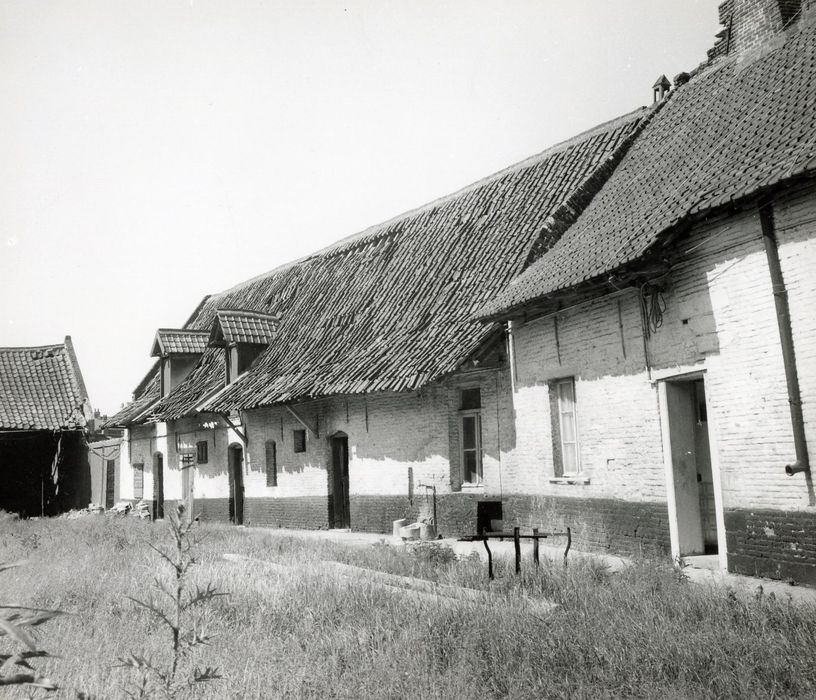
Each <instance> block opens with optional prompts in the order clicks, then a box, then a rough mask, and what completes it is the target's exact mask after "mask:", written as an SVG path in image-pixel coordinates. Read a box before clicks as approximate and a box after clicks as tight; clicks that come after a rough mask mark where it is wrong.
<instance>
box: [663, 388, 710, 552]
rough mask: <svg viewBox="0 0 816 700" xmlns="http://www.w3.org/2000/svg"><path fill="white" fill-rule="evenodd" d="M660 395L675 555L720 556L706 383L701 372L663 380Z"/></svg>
mask: <svg viewBox="0 0 816 700" xmlns="http://www.w3.org/2000/svg"><path fill="white" fill-rule="evenodd" d="M660 396H661V410H662V412H663V416H662V418H663V423H664V425H663V450H664V460H665V466H666V480H667V494H668V498H669V525H670V527H669V529H670V530H671V538H672V555H673V556H674V557H688V556H698V555H700V556H702V555H716V554H718V553H721V551H724V547H720V541H719V540H720V537H719V527H718V523H719V521H720V520H721V513H718V505H717V502H718V495H717V494H718V486H719V485H718V483H717V479H718V474H717V472H716V469H715V465H714V460H713V459H712V450H711V437H710V432H709V425H708V408H707V402H706V390H705V382H704V381H703V379H702V377H700V376H699V375H692V376H691V377H683V378H678V379H672V380H668V381H665V382H661V391H660ZM712 561H713V562H715V563H716V558H712Z"/></svg>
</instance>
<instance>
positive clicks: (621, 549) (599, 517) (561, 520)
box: [504, 495, 671, 556]
mask: <svg viewBox="0 0 816 700" xmlns="http://www.w3.org/2000/svg"><path fill="white" fill-rule="evenodd" d="M504 521H505V524H507V525H509V526H514V525H518V526H520V527H524V528H529V527H538V528H541V529H543V530H548V531H551V532H563V531H564V530H565V529H566V528H567V527H569V528H570V529H571V530H572V543H573V546H574V547H576V548H577V549H581V550H585V551H590V552H610V553H614V554H620V555H624V556H626V555H629V556H632V555H639V554H656V555H660V556H662V555H670V553H671V541H670V536H669V512H668V506H667V505H666V504H665V503H638V502H634V501H623V500H618V499H602V498H558V497H556V496H529V495H513V496H505V498H504Z"/></svg>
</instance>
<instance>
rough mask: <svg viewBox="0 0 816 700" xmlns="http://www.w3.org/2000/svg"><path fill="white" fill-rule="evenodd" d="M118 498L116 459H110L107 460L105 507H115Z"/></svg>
mask: <svg viewBox="0 0 816 700" xmlns="http://www.w3.org/2000/svg"><path fill="white" fill-rule="evenodd" d="M115 499H116V460H115V459H109V460H107V461H106V462H105V509H106V510H110V509H111V508H113V505H114V504H113V502H114V500H115Z"/></svg>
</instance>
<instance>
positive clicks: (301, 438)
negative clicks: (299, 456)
mask: <svg viewBox="0 0 816 700" xmlns="http://www.w3.org/2000/svg"><path fill="white" fill-rule="evenodd" d="M292 442H293V444H294V451H295V452H306V431H305V430H294V431H292Z"/></svg>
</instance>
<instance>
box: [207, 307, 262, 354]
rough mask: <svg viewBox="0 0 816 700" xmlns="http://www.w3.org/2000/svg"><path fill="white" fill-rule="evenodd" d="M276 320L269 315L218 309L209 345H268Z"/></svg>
mask: <svg viewBox="0 0 816 700" xmlns="http://www.w3.org/2000/svg"><path fill="white" fill-rule="evenodd" d="M277 328H278V319H277V317H275V316H271V315H269V314H263V313H258V312H255V311H243V310H236V309H218V310H217V311H216V312H215V322H214V323H213V327H212V331H211V332H210V335H209V341H210V345H213V346H217V347H222V346H224V345H239V344H247V345H269V343H271V342H272V339H273V338H274V337H275V334H276V332H277Z"/></svg>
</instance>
